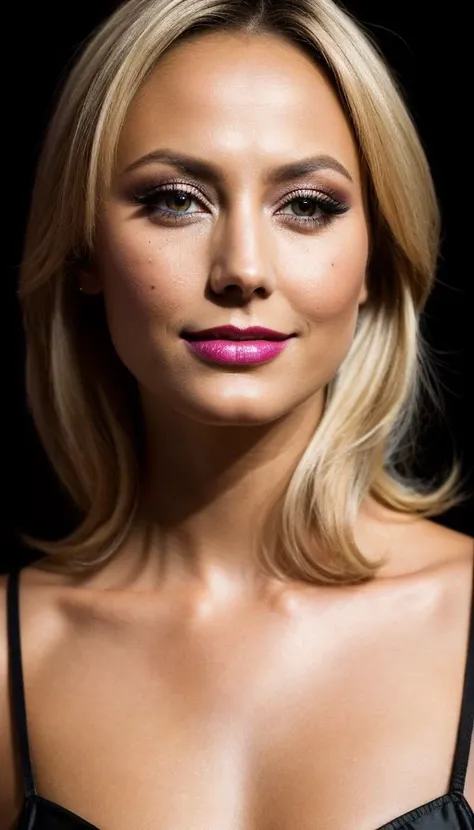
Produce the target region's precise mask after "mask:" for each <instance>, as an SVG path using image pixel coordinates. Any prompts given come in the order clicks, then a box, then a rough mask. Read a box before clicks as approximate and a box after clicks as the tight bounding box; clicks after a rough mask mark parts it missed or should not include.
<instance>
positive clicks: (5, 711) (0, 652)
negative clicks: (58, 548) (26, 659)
mask: <svg viewBox="0 0 474 830" xmlns="http://www.w3.org/2000/svg"><path fill="white" fill-rule="evenodd" d="M0 735H1V736H2V739H1V740H0V769H1V770H2V775H1V776H0V816H1V817H4V816H5V817H6V818H5V820H6V821H8V822H9V824H8V825H7V826H10V822H11V819H12V818H13V817H11V816H10V813H9V810H11V801H12V793H13V791H14V786H15V776H14V768H13V764H12V760H13V740H12V722H11V700H10V691H9V669H8V647H7V575H6V574H0ZM2 826H3V825H2Z"/></svg>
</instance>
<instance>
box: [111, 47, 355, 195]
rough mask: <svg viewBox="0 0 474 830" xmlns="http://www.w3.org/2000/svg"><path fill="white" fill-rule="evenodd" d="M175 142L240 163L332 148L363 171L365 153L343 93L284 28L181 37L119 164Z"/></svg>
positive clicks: (123, 140)
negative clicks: (270, 32)
mask: <svg viewBox="0 0 474 830" xmlns="http://www.w3.org/2000/svg"><path fill="white" fill-rule="evenodd" d="M160 145H166V146H167V147H173V148H174V149H176V150H181V151H183V152H190V153H192V152H194V153H195V154H196V155H199V156H202V157H203V158H206V157H207V158H209V155H210V154H212V157H213V159H214V160H215V161H216V162H218V163H220V164H221V165H222V166H223V167H224V168H225V167H226V166H227V168H228V169H229V174H230V173H231V170H232V165H233V164H235V165H237V166H238V167H239V168H240V169H241V167H242V158H243V157H244V158H245V163H246V169H247V170H251V169H252V166H253V165H255V166H256V168H261V167H262V165H265V164H271V163H273V161H275V162H277V161H278V160H281V159H285V160H286V159H288V158H289V159H291V158H296V157H300V156H304V155H309V154H312V153H318V152H321V153H331V154H332V155H334V156H336V157H337V158H338V159H339V160H340V161H341V162H342V163H343V164H345V165H346V166H348V167H349V169H350V172H351V174H352V175H353V177H354V179H355V180H357V179H358V178H359V170H358V153H357V147H356V144H355V142H354V139H353V136H352V131H351V129H350V127H349V124H348V123H347V120H346V117H345V115H344V112H343V110H342V108H341V105H340V103H339V100H338V98H337V95H336V93H335V92H334V90H333V89H332V86H331V84H330V83H329V81H328V80H327V78H326V77H325V75H324V73H323V72H322V70H321V69H320V68H319V66H318V65H317V64H316V63H315V62H314V61H313V60H312V59H311V57H309V56H308V55H306V54H305V53H304V52H303V51H301V50H300V49H298V47H297V46H295V45H294V44H292V43H290V42H288V41H286V40H285V39H284V38H281V37H279V36H274V35H258V36H245V35H241V34H235V33H232V34H231V33H222V32H220V33H219V32H217V33H211V34H210V33H206V34H204V35H200V36H198V37H193V38H192V39H191V40H188V41H183V42H182V43H179V42H178V43H177V44H175V45H174V46H173V47H172V48H171V49H169V50H168V51H167V52H166V53H165V54H164V56H163V57H162V58H161V59H160V61H159V62H158V64H157V65H156V67H155V69H154V70H153V72H152V73H151V75H150V76H149V77H148V79H147V81H146V83H145V84H144V85H143V87H142V88H141V90H140V92H139V93H138V94H137V96H136V97H135V99H134V101H133V102H132V105H131V107H130V109H129V112H128V114H127V117H126V119H125V123H124V127H123V130H122V134H121V137H120V142H119V162H120V164H123V165H127V164H129V163H131V162H132V161H133V160H134V159H135V158H138V157H140V156H141V155H145V154H146V153H148V152H150V151H151V150H153V149H155V148H157V147H159V146H160Z"/></svg>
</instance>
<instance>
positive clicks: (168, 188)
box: [133, 184, 204, 223]
mask: <svg viewBox="0 0 474 830" xmlns="http://www.w3.org/2000/svg"><path fill="white" fill-rule="evenodd" d="M133 198H134V201H136V202H137V203H138V204H140V205H143V207H144V208H145V209H146V211H147V213H148V214H149V215H150V216H156V217H157V218H159V219H160V221H164V222H175V223H178V222H181V221H183V219H186V217H187V216H193V215H195V214H196V213H200V212H201V211H190V210H188V207H189V203H192V202H198V203H199V204H201V205H203V204H204V203H203V201H202V200H201V199H200V198H199V197H198V196H197V193H196V191H195V190H194V189H193V188H191V187H189V185H180V187H179V188H178V187H177V186H176V184H169V185H160V186H154V187H151V188H148V189H147V190H146V191H144V192H143V193H135V194H134V196H133ZM162 205H164V207H162Z"/></svg>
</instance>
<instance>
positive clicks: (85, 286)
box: [77, 267, 102, 294]
mask: <svg viewBox="0 0 474 830" xmlns="http://www.w3.org/2000/svg"><path fill="white" fill-rule="evenodd" d="M77 284H78V288H79V291H81V292H82V293H83V294H100V293H101V292H102V284H101V281H100V279H99V277H98V276H97V274H96V273H95V272H94V271H93V270H92V269H91V268H84V267H81V268H80V269H79V271H78V273H77Z"/></svg>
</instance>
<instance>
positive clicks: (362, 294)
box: [359, 272, 369, 305]
mask: <svg viewBox="0 0 474 830" xmlns="http://www.w3.org/2000/svg"><path fill="white" fill-rule="evenodd" d="M368 298H369V289H368V286H367V272H366V273H365V276H364V281H363V283H362V285H361V289H360V291H359V305H363V304H364V303H365V302H367V300H368Z"/></svg>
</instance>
